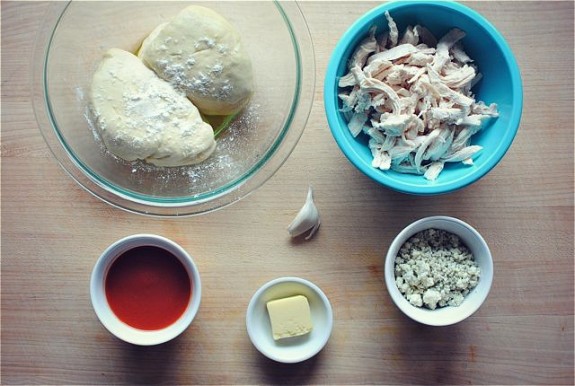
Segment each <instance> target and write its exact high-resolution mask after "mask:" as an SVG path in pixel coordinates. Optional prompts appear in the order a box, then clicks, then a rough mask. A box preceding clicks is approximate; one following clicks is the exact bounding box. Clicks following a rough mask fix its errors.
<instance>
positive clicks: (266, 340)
mask: <svg viewBox="0 0 575 386" xmlns="http://www.w3.org/2000/svg"><path fill="white" fill-rule="evenodd" d="M295 295H303V296H305V297H306V298H307V300H308V302H309V308H310V313H311V320H312V324H313V327H312V330H311V332H309V333H308V334H305V335H302V336H296V337H291V338H287V339H280V340H277V341H276V340H274V338H273V334H272V328H271V322H270V318H269V315H268V311H267V309H266V304H267V302H269V301H270V300H276V299H281V298H287V297H290V296H295ZM246 327H247V331H248V335H249V338H250V340H251V342H252V344H253V345H254V346H255V348H256V349H257V350H258V351H259V352H260V353H262V354H263V355H265V356H266V357H268V358H270V359H272V360H274V361H276V362H282V363H298V362H302V361H305V360H307V359H309V358H311V357H313V356H314V355H316V354H317V353H319V352H320V351H321V350H322V349H323V348H324V346H325V345H326V344H327V341H328V340H329V337H330V335H331V331H332V328H333V311H332V308H331V304H330V302H329V299H328V298H327V296H326V295H325V294H324V293H323V291H322V290H321V289H320V288H319V287H318V286H317V285H315V284H313V283H312V282H310V281H308V280H305V279H302V278H299V277H280V278H277V279H274V280H271V281H269V282H267V283H266V284H264V285H263V286H261V287H260V288H259V289H258V290H257V291H256V292H255V293H254V295H253V296H252V298H251V300H250V302H249V304H248V309H247V313H246Z"/></svg>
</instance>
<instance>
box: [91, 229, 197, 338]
mask: <svg viewBox="0 0 575 386" xmlns="http://www.w3.org/2000/svg"><path fill="white" fill-rule="evenodd" d="M90 296H91V300H92V306H93V307H94V311H95V312H96V315H97V316H98V319H99V320H100V322H101V323H102V324H103V325H104V327H106V329H107V330H108V331H110V333H112V334H113V335H115V336H116V337H118V338H120V339H121V340H123V341H125V342H128V343H132V344H135V345H140V346H151V345H157V344H161V343H165V342H167V341H169V340H172V339H174V338H175V337H177V336H178V335H180V334H181V333H182V332H184V330H186V328H188V326H189V325H190V324H191V323H192V321H193V320H194V317H195V316H196V314H197V312H198V309H199V306H200V300H201V297H202V286H201V281H200V275H199V271H198V269H197V267H196V265H195V263H194V261H193V259H192V258H191V256H190V255H189V254H188V253H187V252H186V251H185V250H184V249H183V248H182V247H181V246H179V245H178V244H176V243H175V242H173V241H171V240H169V239H167V238H164V237H161V236H157V235H151V234H137V235H132V236H128V237H125V238H123V239H121V240H118V241H116V242H115V243H113V244H112V245H110V246H109V247H108V248H107V249H106V250H105V251H104V252H103V253H102V255H101V256H100V257H99V258H98V260H97V262H96V264H95V266H94V269H93V271H92V276H91V280H90Z"/></svg>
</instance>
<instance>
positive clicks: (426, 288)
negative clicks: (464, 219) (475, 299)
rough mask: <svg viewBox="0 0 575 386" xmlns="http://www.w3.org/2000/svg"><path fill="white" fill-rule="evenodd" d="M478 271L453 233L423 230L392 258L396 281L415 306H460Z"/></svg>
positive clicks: (468, 253)
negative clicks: (393, 259)
mask: <svg viewBox="0 0 575 386" xmlns="http://www.w3.org/2000/svg"><path fill="white" fill-rule="evenodd" d="M480 273H481V270H480V268H479V266H478V265H477V263H476V262H475V260H474V257H473V254H472V253H471V251H470V250H469V249H468V248H467V246H466V245H465V244H464V243H463V241H462V240H461V239H460V238H459V237H458V236H457V235H455V234H453V233H450V232H447V231H444V230H441V229H433V228H431V229H426V230H424V231H421V232H419V233H416V234H415V235H414V236H412V237H411V238H409V239H408V240H407V241H406V242H405V243H404V244H403V245H402V247H401V248H400V249H399V252H398V254H397V256H396V258H395V283H396V285H397V288H398V289H399V291H400V292H401V293H402V294H403V296H404V297H405V298H406V299H407V301H409V303H411V304H412V305H414V306H416V307H425V308H429V309H432V310H434V309H436V308H438V307H445V306H455V307H457V306H459V305H461V303H462V302H463V299H464V298H465V296H467V294H469V292H470V291H471V290H472V289H473V288H475V287H476V286H477V283H478V282H479V276H480Z"/></svg>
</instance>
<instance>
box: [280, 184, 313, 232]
mask: <svg viewBox="0 0 575 386" xmlns="http://www.w3.org/2000/svg"><path fill="white" fill-rule="evenodd" d="M320 223H321V221H320V217H319V211H318V210H317V207H316V206H315V203H314V202H313V189H312V187H311V186H310V187H309V189H308V191H307V198H306V200H305V204H304V205H303V206H302V208H301V209H300V210H299V212H298V214H297V215H296V216H295V218H294V219H293V221H292V222H291V224H290V225H289V226H288V229H287V230H288V232H289V234H290V235H291V237H297V236H300V235H302V234H304V233H305V232H308V231H309V232H310V233H309V235H307V236H306V238H305V239H306V240H309V239H311V238H312V237H313V235H314V234H315V232H316V231H317V230H318V228H319V226H320Z"/></svg>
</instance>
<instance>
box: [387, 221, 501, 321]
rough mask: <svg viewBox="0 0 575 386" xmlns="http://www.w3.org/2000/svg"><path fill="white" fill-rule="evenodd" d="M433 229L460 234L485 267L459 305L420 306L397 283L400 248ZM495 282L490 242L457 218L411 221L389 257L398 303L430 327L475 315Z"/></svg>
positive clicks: (389, 280) (393, 294) (393, 292)
mask: <svg viewBox="0 0 575 386" xmlns="http://www.w3.org/2000/svg"><path fill="white" fill-rule="evenodd" d="M430 228H435V229H442V230H444V231H448V232H451V233H453V234H455V235H457V236H459V238H460V239H461V240H462V241H463V242H464V243H465V245H466V246H467V248H469V250H470V251H471V253H472V254H473V257H474V259H475V262H476V263H477V264H478V266H479V268H480V270H481V274H480V277H479V282H478V284H477V286H476V287H475V288H473V289H472V290H471V291H470V292H469V294H467V296H466V297H465V298H464V300H463V303H461V305H459V306H457V307H453V306H446V307H442V308H436V309H435V310H430V309H428V308H424V307H416V306H414V305H412V304H411V303H409V301H408V300H407V299H406V298H405V297H404V296H403V294H402V293H401V292H400V291H399V289H398V288H397V285H396V283H395V269H394V268H395V258H396V256H397V253H398V251H399V249H400V248H401V246H402V245H403V244H404V243H405V242H406V241H407V240H408V239H409V238H410V237H411V236H413V235H415V234H416V233H418V232H420V231H423V230H425V229H430ZM492 282H493V259H492V256H491V252H490V251H489V247H488V245H487V243H486V242H485V240H484V239H483V237H482V236H481V235H480V234H479V232H477V231H476V230H475V229H474V228H473V227H472V226H471V225H469V224H467V223H465V222H463V221H461V220H459V219H456V218H453V217H448V216H432V217H425V218H422V219H420V220H417V221H415V222H413V223H411V224H410V225H408V226H407V227H405V228H404V229H403V230H402V231H401V232H400V233H399V234H398V235H397V236H396V237H395V239H394V240H393V242H392V243H391V245H390V247H389V250H388V252H387V256H386V259H385V284H386V286H387V291H388V292H389V295H390V296H391V299H392V300H393V302H394V303H395V305H396V306H397V307H398V308H399V309H400V310H401V311H402V312H403V313H404V314H405V315H407V316H409V317H410V318H411V319H413V320H415V321H417V322H419V323H423V324H427V325H430V326H447V325H451V324H455V323H458V322H460V321H462V320H464V319H466V318H468V317H469V316H471V315H472V314H473V313H475V311H477V310H478V309H479V307H481V305H482V304H483V302H484V301H485V299H486V298H487V295H488V294H489V290H490V289H491V284H492Z"/></svg>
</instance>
